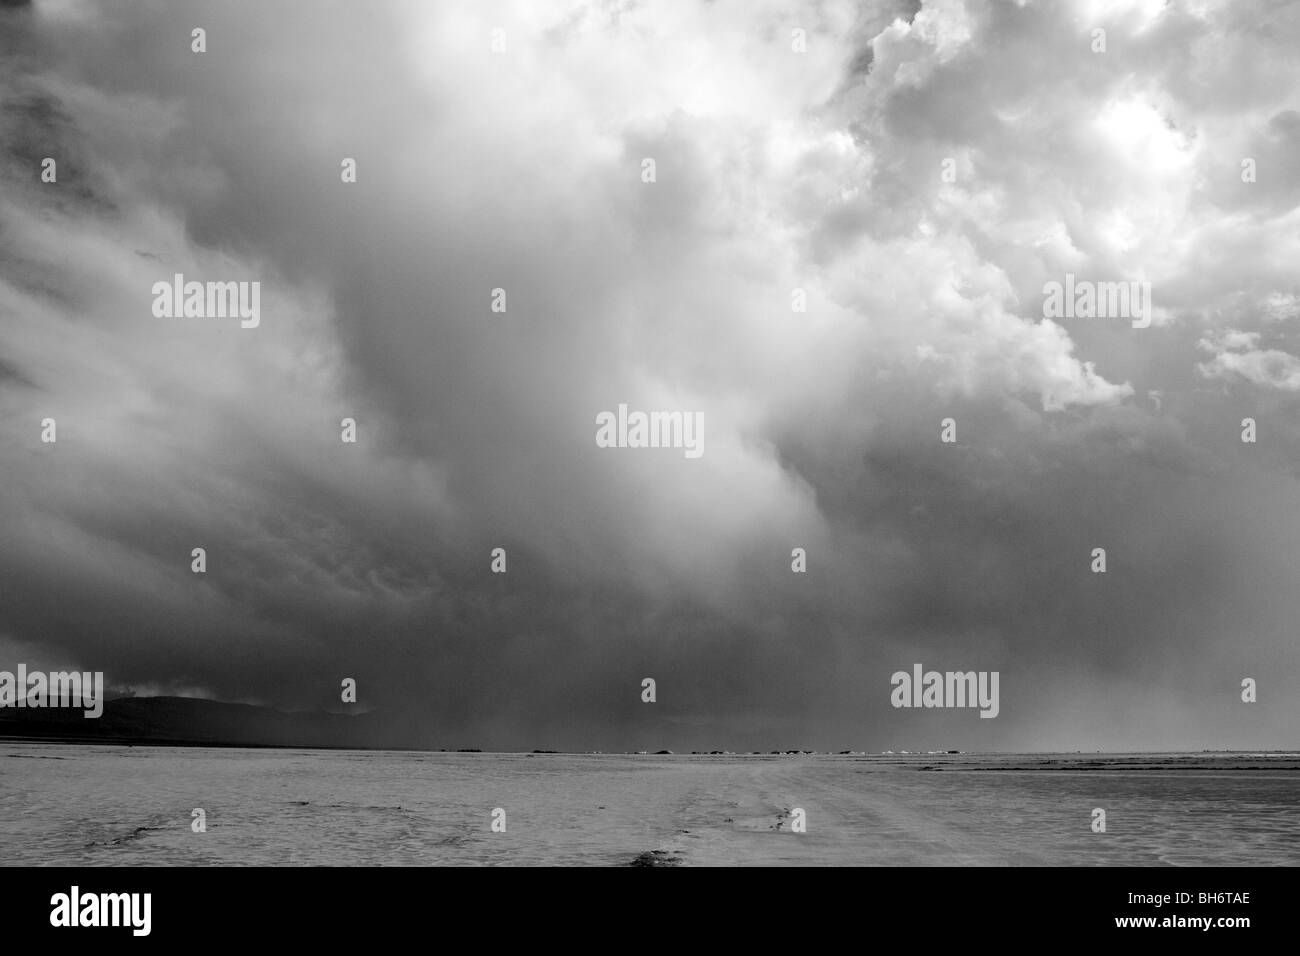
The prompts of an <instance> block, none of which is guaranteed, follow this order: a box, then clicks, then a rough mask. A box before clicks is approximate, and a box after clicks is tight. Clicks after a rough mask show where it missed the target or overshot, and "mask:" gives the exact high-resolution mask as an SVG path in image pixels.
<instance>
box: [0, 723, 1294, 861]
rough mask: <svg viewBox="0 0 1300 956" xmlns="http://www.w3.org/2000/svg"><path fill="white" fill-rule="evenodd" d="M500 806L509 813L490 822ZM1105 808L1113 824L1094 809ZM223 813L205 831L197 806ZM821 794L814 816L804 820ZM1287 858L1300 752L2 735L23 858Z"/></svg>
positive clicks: (2, 832)
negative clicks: (581, 751) (825, 749)
mask: <svg viewBox="0 0 1300 956" xmlns="http://www.w3.org/2000/svg"><path fill="white" fill-rule="evenodd" d="M498 807H499V808H502V809H504V810H505V815H506V816H505V819H506V831H505V832H504V833H494V832H492V829H491V822H492V811H493V810H494V809H495V808H498ZM1096 807H1101V808H1103V809H1105V810H1106V815H1107V832H1105V833H1093V832H1092V830H1091V828H1090V824H1091V813H1092V810H1093V809H1094V808H1096ZM195 808H202V809H203V810H204V811H205V813H206V821H207V831H206V832H204V833H195V832H193V830H192V829H191V819H192V818H191V811H192V810H194V809H195ZM795 808H801V809H802V810H804V812H805V815H806V819H807V832H805V833H794V832H791V824H790V821H791V817H790V814H791V812H792V811H793V810H794V809H795ZM638 859H639V860H641V861H643V862H649V863H654V864H657V865H674V864H676V865H864V864H865V865H952V864H956V865H1002V864H1009V865H1032V864H1046V865H1088V866H1095V865H1113V864H1132V865H1152V864H1175V865H1190V864H1207V865H1278V864H1291V865H1294V864H1296V863H1300V757H1298V756H1297V755H1294V754H1289V755H1270V754H1258V755H1251V754H1230V755H1225V754H1196V755H1189V754H1182V755H1180V754H1143V755H1096V754H1086V755H897V756H830V755H787V756H745V755H737V756H725V757H724V756H684V755H683V756H649V755H613V754H610V755H585V756H584V755H565V754H537V755H526V754H448V753H396V752H387V751H383V752H380V751H302V750H243V749H217V748H193V749H191V748H163V747H89V746H64V745H49V744H28V743H16V742H8V741H7V742H4V743H0V862H3V863H5V864H8V865H41V864H71V865H96V864H102V865H198V864H271V865H303V864H313V865H315V864H333V865H351V864H383V865H429V864H447V865H509V864H520V865H547V864H558V865H575V864H585V865H611V866H612V865H626V864H630V863H632V862H633V861H636V860H638Z"/></svg>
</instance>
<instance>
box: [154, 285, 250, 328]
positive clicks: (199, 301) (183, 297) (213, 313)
mask: <svg viewBox="0 0 1300 956" xmlns="http://www.w3.org/2000/svg"><path fill="white" fill-rule="evenodd" d="M151 291H152V292H153V297H154V299H153V314H154V316H155V317H156V318H159V319H181V318H184V319H225V318H231V319H233V318H238V319H239V320H240V322H239V325H240V327H241V328H245V329H255V328H257V326H258V325H259V324H260V323H261V321H262V283H260V282H186V281H185V276H184V275H183V274H181V273H179V272H178V273H176V274H175V275H174V276H173V277H172V281H171V282H155V283H154V284H153V289H152V290H151Z"/></svg>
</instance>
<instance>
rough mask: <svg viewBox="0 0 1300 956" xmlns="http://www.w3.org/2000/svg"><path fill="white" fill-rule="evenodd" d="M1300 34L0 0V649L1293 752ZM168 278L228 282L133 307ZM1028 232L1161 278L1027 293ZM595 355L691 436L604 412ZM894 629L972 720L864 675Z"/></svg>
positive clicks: (628, 738)
mask: <svg viewBox="0 0 1300 956" xmlns="http://www.w3.org/2000/svg"><path fill="white" fill-rule="evenodd" d="M196 27H202V28H203V29H204V30H205V31H206V45H207V50H206V52H204V53H196V52H193V51H192V49H191V45H192V38H191V31H192V30H193V29H194V28H196ZM796 29H798V30H803V31H804V35H805V37H806V50H805V52H798V51H796V50H794V49H793V48H792V47H793V46H794V45H795V44H794V41H793V39H792V37H793V36H794V34H793V31H794V30H796ZM1097 29H1103V30H1105V50H1104V52H1100V51H1097V50H1095V49H1094V47H1095V46H1097V40H1096V34H1095V33H1094V31H1095V30H1097ZM494 30H501V31H503V32H502V33H500V34H496V36H497V38H498V40H500V39H502V38H503V39H504V46H505V49H504V50H503V51H499V52H498V51H494V50H493V38H494V33H493V31H494ZM1297 43H1300V6H1297V5H1294V4H1291V5H1288V4H1285V3H1278V2H1236V3H1231V4H1218V3H1209V2H1185V3H1180V2H1171V3H1168V4H1162V3H1160V2H1146V0H1144V2H1127V3H1126V2H1116V3H1100V2H1093V3H1069V4H1065V3H1016V2H1003V3H991V4H985V3H978V2H975V0H967V2H964V3H963V2H961V0H951V2H934V3H930V2H926V3H925V4H923V5H921V4H916V3H912V2H908V0H897V2H894V0H880V2H874V3H855V2H813V3H795V2H782V3H774V2H752V0H744V2H742V0H716V2H711V3H704V2H699V3H693V2H686V0H665V2H662V3H654V4H650V3H635V2H627V3H622V2H593V3H576V2H568V0H557V2H548V3H545V4H535V3H526V2H522V0H521V2H518V3H478V2H474V3H471V2H458V3H457V2H442V0H440V2H438V3H416V2H390V3H371V4H364V5H362V4H358V3H353V2H345V0H338V2H318V0H313V2H311V3H307V2H273V3H267V2H256V3H253V2H235V0H232V2H222V3H217V4H213V3H193V4H188V3H174V2H163V0H147V2H135V3H94V2H90V0H75V2H74V0H48V2H45V0H36V2H35V4H34V5H33V6H30V7H27V6H22V5H19V6H17V7H13V6H12V5H6V8H4V9H0V489H2V490H0V668H3V667H12V666H13V665H14V664H16V663H17V662H19V661H21V662H25V663H26V664H27V665H28V666H29V667H31V668H38V667H46V668H56V667H78V668H82V669H88V670H103V671H105V673H106V679H107V681H108V683H109V684H110V685H111V686H112V687H114V688H115V689H116V690H117V692H120V693H136V694H158V693H181V694H189V695H196V696H206V697H215V698H219V699H224V700H238V701H249V702H257V703H263V704H268V705H272V706H276V707H280V708H283V709H296V708H311V707H327V708H335V709H340V708H341V707H342V704H341V703H340V702H339V686H340V681H341V680H342V679H343V678H345V677H352V678H354V679H356V681H357V683H358V694H359V705H358V706H359V707H360V708H362V709H370V710H374V711H380V712H383V713H384V714H385V715H387V717H388V718H389V719H391V720H392V721H393V724H394V726H395V727H401V728H403V732H405V733H409V734H410V735H411V737H412V739H414V740H419V741H421V742H426V743H428V744H430V745H432V746H450V747H457V746H479V747H483V748H488V749H516V748H523V749H530V748H533V747H549V748H555V749H565V748H573V749H609V750H613V749H618V750H622V749H633V750H635V749H643V748H650V749H658V748H660V747H668V748H672V749H674V750H689V749H764V750H766V749H776V748H781V749H786V748H828V749H849V748H854V749H872V750H882V749H895V750H897V749H910V750H917V749H934V748H962V749H1004V750H1017V749H1069V750H1074V749H1083V750H1097V749H1102V750H1108V749H1112V750H1113V749H1202V748H1217V747H1245V748H1263V747H1294V746H1296V745H1297V743H1298V742H1300V741H1298V740H1297V730H1300V694H1298V693H1297V690H1300V687H1298V684H1300V632H1298V630H1297V627H1298V623H1297V622H1300V587H1297V583H1298V582H1297V578H1298V577H1300V497H1298V496H1297V466H1296V463H1297V461H1300V420H1298V419H1297V411H1298V410H1300V358H1298V357H1297V355H1298V354H1300V337H1298V336H1297V319H1300V279H1298V278H1297V275H1298V273H1297V266H1298V265H1300V162H1297V156H1300V112H1298V110H1300V66H1297V64H1296V61H1295V49H1296V46H1297ZM46 157H50V158H54V159H56V161H57V182H56V183H43V182H42V181H41V168H42V160H43V159H44V158H46ZM344 158H353V159H355V160H356V163H357V181H356V182H355V183H345V182H343V181H342V178H343V177H342V176H341V173H340V166H341V162H342V160H343V159H344ZM645 158H653V159H654V160H655V163H656V179H655V182H653V183H646V182H643V181H642V175H641V172H642V160H643V159H645ZM1245 159H1253V160H1254V169H1255V176H1254V181H1253V182H1245V181H1243V160H1245ZM945 160H951V162H950V163H947V164H945ZM945 169H948V170H951V171H952V175H950V176H947V177H945V176H944V175H943V173H944V170H945ZM1247 178H1249V177H1247ZM946 180H954V181H946ZM175 273H182V274H184V275H185V276H186V277H187V278H191V279H198V280H200V281H203V280H222V281H259V282H260V283H261V290H262V292H261V295H262V298H261V323H260V325H259V326H258V327H257V328H256V329H241V328H240V326H239V323H238V322H237V321H235V320H223V319H194V318H192V319H178V318H158V317H156V316H155V315H154V314H153V311H152V309H151V305H152V301H153V296H152V292H151V289H152V286H153V284H154V283H155V282H158V281H160V280H163V281H167V280H170V279H171V277H172V276H173V275H174V274H175ZM1066 273H1073V274H1074V275H1076V276H1077V277H1079V278H1081V279H1087V280H1092V281H1112V280H1116V281H1118V280H1123V281H1146V282H1150V283H1151V289H1152V298H1153V301H1154V303H1155V308H1154V320H1153V321H1152V323H1151V325H1150V327H1148V328H1134V327H1133V325H1132V323H1131V322H1130V321H1129V320H1127V319H1125V318H1078V319H1075V318H1061V319H1057V320H1051V319H1045V318H1043V300H1044V296H1043V287H1044V284H1045V283H1047V282H1050V281H1054V280H1055V281H1063V279H1064V276H1065V274H1066ZM494 288H504V289H505V290H506V291H507V296H508V299H507V301H508V306H507V311H506V312H505V313H494V312H493V311H492V310H491V307H490V306H491V291H492V289H494ZM794 289H803V290H805V292H806V297H807V311H806V312H802V313H800V312H795V311H793V310H792V307H791V301H792V298H791V297H792V290H794ZM619 403H626V404H628V405H629V406H631V407H632V408H633V409H663V410H689V411H697V412H699V413H701V414H702V416H703V421H704V454H703V456H702V457H700V458H698V459H690V458H687V457H686V456H684V455H683V454H682V452H681V450H672V449H628V448H620V449H609V448H600V447H598V446H597V444H596V442H595V440H594V438H595V432H596V427H595V421H596V415H597V414H598V413H600V412H601V411H605V410H613V409H615V408H616V407H617V406H618V404H619ZM47 417H48V418H54V419H55V420H56V422H57V442H56V443H55V444H47V443H43V442H42V441H41V424H40V423H41V421H42V419H44V418H47ZM345 417H353V418H355V419H356V421H357V423H358V441H357V442H356V443H355V444H345V443H343V442H342V441H341V440H340V421H341V420H342V419H343V418H345ZM948 417H951V418H953V419H954V420H955V422H956V435H957V441H956V442H955V443H944V442H941V441H940V422H941V420H942V419H944V418H948ZM1246 417H1250V418H1253V419H1255V420H1256V422H1257V430H1258V440H1257V442H1255V443H1253V444H1251V443H1244V442H1243V441H1242V440H1241V434H1242V419H1243V418H1246ZM195 547H204V548H205V549H206V551H207V560H208V570H207V572H206V573H205V574H201V575H200V574H194V573H192V572H191V566H190V562H191V558H190V553H191V549H192V548H195ZM496 547H502V548H505V549H506V552H507V556H508V558H507V560H508V564H507V567H508V570H507V573H505V574H492V573H491V572H490V570H489V564H490V552H491V551H492V549H493V548H496ZM796 547H802V548H805V549H806V551H807V555H808V557H807V566H808V570H807V573H804V574H796V573H793V572H792V571H791V550H792V549H793V548H796ZM1098 547H1101V548H1105V549H1106V554H1107V570H1106V573H1104V574H1097V573H1093V572H1092V570H1091V563H1092V557H1091V555H1092V550H1093V549H1094V548H1098ZM917 662H920V663H922V664H924V665H925V667H926V668H927V669H930V668H933V669H938V670H979V671H998V672H999V673H1000V675H1001V681H1000V696H1001V701H1000V714H999V716H998V717H997V718H996V719H993V720H987V719H979V718H978V716H977V713H976V712H975V711H972V710H947V711H944V710H909V709H894V708H892V707H891V706H890V691H891V686H890V675H891V674H892V673H893V672H895V671H897V670H910V669H911V667H912V665H913V664H914V663H917ZM644 677H653V678H654V679H655V680H656V682H657V698H658V699H657V701H656V702H655V703H654V704H645V703H642V701H641V680H642V678H644ZM1245 677H1253V678H1255V679H1256V680H1257V681H1258V683H1259V690H1258V694H1259V700H1258V702H1257V703H1254V704H1246V703H1243V702H1242V701H1241V696H1240V695H1241V681H1242V679H1243V678H1245Z"/></svg>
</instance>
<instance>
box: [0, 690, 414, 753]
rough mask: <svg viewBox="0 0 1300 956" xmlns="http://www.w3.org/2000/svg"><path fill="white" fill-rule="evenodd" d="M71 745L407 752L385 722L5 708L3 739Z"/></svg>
mask: <svg viewBox="0 0 1300 956" xmlns="http://www.w3.org/2000/svg"><path fill="white" fill-rule="evenodd" d="M3 737H10V738H12V737H26V738H37V739H42V740H60V741H65V742H68V743H133V744H173V745H186V744H188V745H198V746H239V747H346V748H392V749H406V748H412V747H417V746H419V745H418V744H417V743H414V742H413V741H412V740H410V739H403V738H404V737H405V735H403V734H402V733H401V732H400V731H398V732H394V730H393V728H392V726H391V725H390V724H389V723H388V722H386V721H385V720H384V719H383V717H382V716H379V715H376V714H374V713H368V714H358V715H355V716H353V715H349V714H329V713H325V712H324V711H315V712H308V713H294V714H286V713H283V712H281V711H278V710H272V709H271V708H269V707H256V706H252V705H250V704H228V703H224V702H222V701H216V700H202V699H200V698H195V697H121V698H118V699H117V700H110V701H106V702H105V704H104V713H103V715H102V716H100V717H98V718H95V719H87V718H85V717H83V716H82V713H81V711H80V710H74V709H27V708H14V707H6V708H3V709H0V738H3Z"/></svg>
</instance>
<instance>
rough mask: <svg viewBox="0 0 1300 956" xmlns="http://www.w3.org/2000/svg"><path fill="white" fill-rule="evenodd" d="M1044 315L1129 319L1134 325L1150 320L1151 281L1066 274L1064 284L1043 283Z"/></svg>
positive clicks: (1141, 324)
mask: <svg viewBox="0 0 1300 956" xmlns="http://www.w3.org/2000/svg"><path fill="white" fill-rule="evenodd" d="M1043 318H1045V319H1132V320H1133V328H1135V329H1145V328H1146V327H1147V326H1149V325H1150V324H1151V283H1150V282H1092V281H1090V280H1088V279H1080V280H1078V281H1076V280H1075V278H1074V273H1073V272H1067V273H1066V274H1065V282H1064V284H1062V283H1060V282H1057V281H1056V280H1054V279H1053V280H1052V281H1051V282H1048V283H1046V284H1045V285H1044V286H1043Z"/></svg>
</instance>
